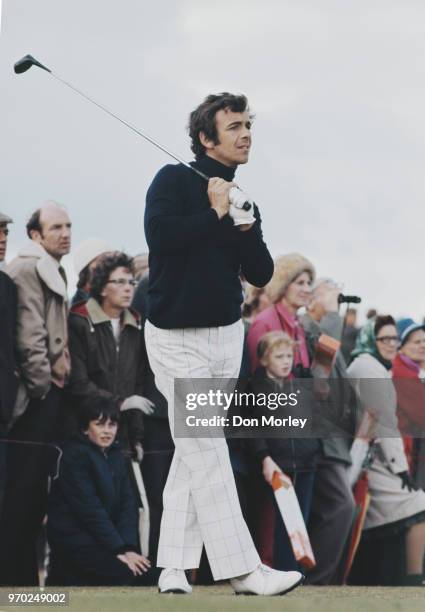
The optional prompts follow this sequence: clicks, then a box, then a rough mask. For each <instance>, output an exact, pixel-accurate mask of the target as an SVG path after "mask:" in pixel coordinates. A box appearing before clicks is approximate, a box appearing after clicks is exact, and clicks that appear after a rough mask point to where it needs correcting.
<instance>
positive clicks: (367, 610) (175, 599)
mask: <svg viewBox="0 0 425 612" xmlns="http://www.w3.org/2000/svg"><path fill="white" fill-rule="evenodd" d="M23 590H25V591H26V590H27V589H23ZM47 590H49V589H46V591H47ZM52 590H53V589H52ZM54 590H55V591H56V590H59V589H54ZM4 592H6V589H0V593H4ZM15 592H16V589H15ZM1 599H2V601H4V595H3V597H2V598H1ZM69 602H70V605H69V608H63V609H64V610H65V611H66V610H70V611H71V610H72V611H74V610H75V611H77V610H82V611H84V612H127V611H128V612H138V611H140V612H142V611H146V612H156V611H158V612H213V611H217V612H218V611H219V612H237V611H243V612H250V611H255V612H273V611H274V610H280V611H282V610H283V611H284V612H359V611H360V612H381V611H385V612H392V611H393V610H394V611H395V610H397V611H398V610H400V611H403V612H416V611H417V612H419V611H420V612H423V610H424V609H425V589H424V588H400V587H301V588H299V589H296V590H295V591H293V592H292V593H289V594H288V595H285V596H283V597H246V596H238V597H236V596H235V595H234V594H233V591H232V589H231V588H230V586H229V585H228V584H224V583H223V584H217V585H215V586H209V587H195V588H194V592H193V594H192V595H172V594H169V595H159V594H158V592H157V589H156V587H145V588H133V589H131V588H127V589H124V588H122V589H121V588H90V589H89V588H79V589H71V590H70V595H69ZM37 608H38V609H46V610H48V609H49V610H50V611H52V612H53V610H60V609H61V607H59V606H53V605H52V606H49V607H46V606H37ZM10 610H11V608H10V607H8V608H7V607H6V606H5V605H4V604H3V605H2V604H0V612H9V611H10Z"/></svg>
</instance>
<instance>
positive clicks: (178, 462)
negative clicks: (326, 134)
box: [145, 93, 303, 595]
mask: <svg viewBox="0 0 425 612" xmlns="http://www.w3.org/2000/svg"><path fill="white" fill-rule="evenodd" d="M251 121H252V116H251V114H250V112H249V108H248V102H247V99H246V97H245V96H243V95H238V96H235V95H232V94H229V93H222V94H219V95H209V96H208V97H207V98H206V99H205V100H204V102H203V103H202V104H200V106H198V108H196V109H195V110H194V111H193V112H192V113H191V115H190V120H189V135H190V138H191V141H192V142H191V147H192V151H193V153H194V154H195V158H196V161H195V162H193V163H192V164H191V165H192V166H193V167H194V168H196V169H197V170H199V171H200V172H202V173H203V174H205V175H207V176H208V177H210V179H209V181H208V182H207V181H205V180H204V179H203V178H202V177H201V176H197V175H196V174H195V173H194V172H192V171H191V170H190V169H188V168H186V167H185V166H184V165H182V164H178V165H167V166H165V167H164V168H162V169H161V170H160V171H159V172H158V174H157V175H156V176H155V178H154V180H153V182H152V184H151V186H150V188H149V190H148V193H147V199H146V211H145V233H146V240H147V243H148V246H149V270H150V273H149V290H148V313H147V322H146V328H145V334H146V344H147V351H148V356H149V361H150V365H151V367H152V370H153V372H154V374H155V380H156V384H157V386H158V388H159V390H160V391H161V392H162V393H163V395H164V396H165V398H166V399H167V402H168V411H169V419H170V427H171V431H172V434H173V438H174V443H175V452H174V457H173V461H172V464H171V468H170V472H169V476H168V480H167V483H166V486H165V488H164V495H163V504H164V511H163V515H162V522H161V533H160V540H159V547H158V558H157V565H158V566H159V567H162V568H164V569H163V571H162V573H161V575H160V579H159V585H158V586H159V591H160V592H162V593H166V592H180V593H190V592H191V590H192V589H191V587H190V585H189V584H188V582H187V580H186V575H185V572H184V570H185V569H190V568H196V567H199V562H200V558H201V552H202V547H203V546H205V549H206V553H207V556H208V560H209V564H210V567H211V571H212V574H213V577H214V579H215V580H223V579H230V580H231V583H232V586H233V588H234V590H235V592H236V593H250V594H258V595H260V594H261V595H276V594H283V593H285V592H288V591H289V590H291V589H293V588H295V587H296V586H297V585H298V584H300V582H301V581H302V578H303V577H302V575H301V574H300V573H299V572H279V571H276V570H273V569H271V568H269V567H267V566H265V565H262V564H261V561H260V558H259V556H258V554H257V551H256V549H255V547H254V544H253V542H252V539H251V535H250V533H249V531H248V528H247V525H246V523H245V521H244V519H243V516H242V512H241V508H240V504H239V500H238V495H237V491H236V486H235V481H234V477H233V472H232V468H231V464H230V460H229V454H228V449H227V444H226V441H225V439H224V436H222V437H217V438H214V437H210V438H189V437H184V438H182V437H180V438H179V437H178V436H176V435H175V432H174V402H175V398H174V379H176V378H186V379H187V378H193V379H195V378H203V379H210V378H217V377H218V378H221V379H225V378H226V379H229V378H237V377H238V374H239V369H240V364H241V357H242V346H243V336H244V332H243V325H242V322H241V303H242V288H241V283H240V280H239V275H240V274H241V273H242V274H243V276H244V277H245V278H246V280H247V281H248V282H249V283H251V284H252V285H254V286H256V287H263V286H264V285H266V284H267V283H268V282H269V280H270V279H271V277H272V274H273V260H272V258H271V256H270V253H269V251H268V249H267V246H266V245H265V243H264V241H263V236H262V232H261V219H260V214H259V212H258V209H257V207H256V206H255V207H254V217H252V215H251V219H250V220H249V222H247V223H243V222H242V223H240V224H239V225H237V224H235V223H234V218H232V216H231V215H229V212H231V213H232V210H231V209H230V208H229V207H230V202H229V191H230V190H231V188H232V187H233V186H234V185H235V183H233V179H234V175H235V171H236V168H237V166H238V165H239V164H246V163H247V161H248V157H249V152H250V148H251ZM233 213H234V209H233ZM239 221H240V219H239Z"/></svg>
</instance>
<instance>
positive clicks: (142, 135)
mask: <svg viewBox="0 0 425 612" xmlns="http://www.w3.org/2000/svg"><path fill="white" fill-rule="evenodd" d="M50 74H51V75H52V77H54V78H55V79H56V80H57V81H60V82H61V83H62V84H63V85H66V86H67V87H69V88H70V89H72V91H74V92H75V93H77V94H79V95H80V96H82V97H83V98H85V99H86V100H87V101H88V102H91V103H92V104H94V105H95V106H97V107H98V108H100V109H101V110H103V111H104V112H105V113H107V114H108V115H110V116H111V117H114V119H117V120H118V121H119V122H120V123H122V124H123V125H125V126H126V127H128V128H129V129H130V130H131V131H132V132H134V133H135V134H137V135H138V136H141V137H142V138H144V139H145V140H147V141H148V142H150V143H151V144H153V145H154V146H155V147H157V149H160V150H161V151H163V152H164V153H166V154H167V155H169V156H170V157H172V158H173V159H175V160H176V161H178V162H180V163H181V164H183V165H184V166H186V168H189V170H192V172H195V173H196V174H197V175H198V176H200V177H202V178H203V179H205V180H206V181H209V176H207V175H206V174H204V173H203V172H200V170H197V169H196V168H194V167H193V166H191V165H190V164H189V163H188V162H187V161H185V160H184V159H181V158H180V157H179V156H178V155H175V153H172V152H171V151H169V150H168V149H166V148H165V147H164V146H162V145H161V144H160V143H159V142H157V141H156V140H154V139H153V138H151V137H150V136H148V135H147V134H145V133H144V132H142V131H140V130H139V129H137V128H136V127H134V125H131V123H128V121H125V120H124V119H121V117H119V116H118V115H116V114H115V113H113V112H112V111H110V110H109V109H108V108H106V106H103V105H102V104H99V102H96V100H93V98H90V97H89V96H88V95H87V94H85V93H84V92H83V91H81V90H80V89H77V88H76V87H74V85H72V84H71V83H68V82H67V81H65V80H64V79H62V78H61V77H59V76H58V75H57V74H55V73H54V72H50Z"/></svg>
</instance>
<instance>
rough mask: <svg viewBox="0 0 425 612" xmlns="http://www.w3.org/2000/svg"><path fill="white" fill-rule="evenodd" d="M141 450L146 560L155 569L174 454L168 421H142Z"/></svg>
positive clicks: (158, 419)
mask: <svg viewBox="0 0 425 612" xmlns="http://www.w3.org/2000/svg"><path fill="white" fill-rule="evenodd" d="M143 448H144V451H145V453H146V454H145V456H144V458H143V461H142V464H141V469H142V475H143V482H144V483H145V488H146V495H147V498H148V503H149V513H150V514H149V515H150V532H149V559H150V560H151V562H152V566H153V565H156V556H157V551H158V542H159V531H160V527H161V517H162V509H163V507H162V493H163V491H164V487H165V483H166V481H167V476H168V472H169V470H170V465H171V461H172V458H173V453H174V442H173V439H172V437H171V432H170V425H169V423H168V419H161V418H152V417H146V418H145V437H144V443H143Z"/></svg>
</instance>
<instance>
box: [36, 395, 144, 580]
mask: <svg viewBox="0 0 425 612" xmlns="http://www.w3.org/2000/svg"><path fill="white" fill-rule="evenodd" d="M118 419H119V412H118V411H117V409H116V406H115V405H114V403H113V402H112V401H111V400H107V399H106V400H105V399H104V400H101V399H97V400H95V401H94V402H93V403H92V404H91V405H90V406H88V407H87V408H86V410H85V411H84V412H83V413H82V414H81V415H80V423H79V424H80V428H81V430H80V433H79V434H78V436H77V437H76V438H75V439H73V440H72V441H70V442H68V444H66V445H65V447H64V449H63V456H62V458H61V461H60V465H59V470H58V476H57V478H55V479H54V480H53V485H52V490H51V494H50V500H49V510H48V524H47V533H48V540H49V545H50V548H51V571H50V574H49V580H48V582H49V584H51V585H57V584H62V585H67V586H71V585H78V586H84V585H89V586H101V585H105V586H108V585H110V586H125V585H133V584H143V583H145V582H146V580H147V572H148V571H149V568H150V561H149V560H148V559H147V558H146V557H144V556H142V555H140V554H139V533H138V509H137V506H136V501H135V498H134V495H133V490H132V486H131V482H130V477H129V473H128V469H127V467H126V465H125V460H124V457H123V455H122V453H121V450H120V448H119V445H118V443H117V442H116V441H115V436H116V433H117V428H118Z"/></svg>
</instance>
